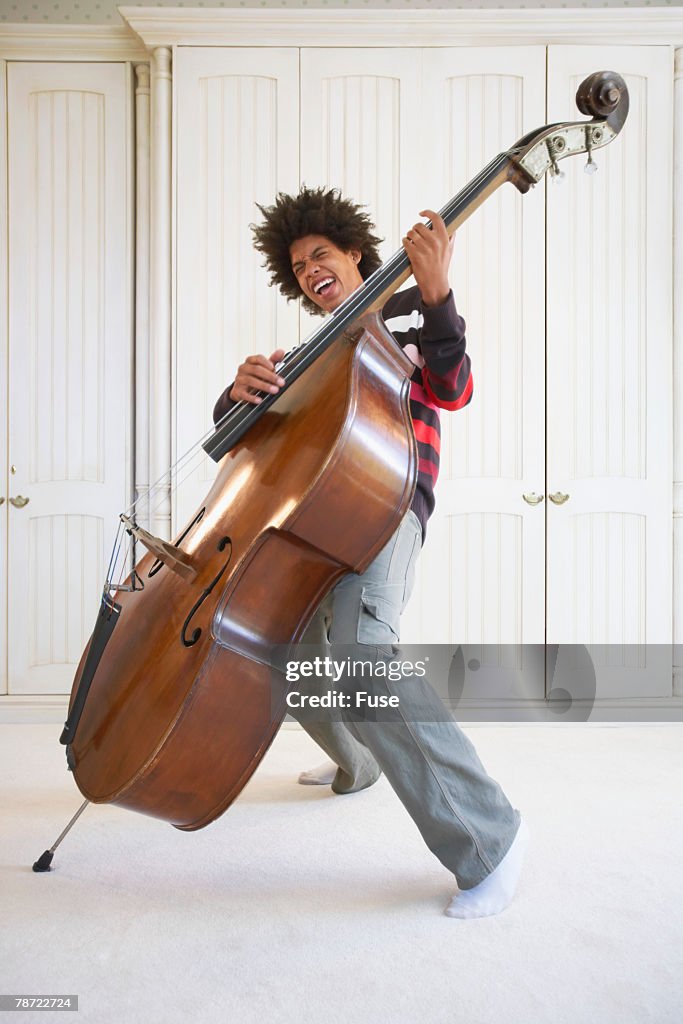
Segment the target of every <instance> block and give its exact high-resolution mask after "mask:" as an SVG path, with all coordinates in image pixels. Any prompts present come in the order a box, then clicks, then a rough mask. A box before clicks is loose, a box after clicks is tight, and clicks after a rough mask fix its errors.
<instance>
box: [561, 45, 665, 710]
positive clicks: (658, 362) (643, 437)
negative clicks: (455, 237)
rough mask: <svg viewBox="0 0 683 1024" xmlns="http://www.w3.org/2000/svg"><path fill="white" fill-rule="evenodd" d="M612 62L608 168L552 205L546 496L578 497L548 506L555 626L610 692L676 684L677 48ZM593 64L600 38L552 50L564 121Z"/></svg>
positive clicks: (579, 177) (567, 188)
mask: <svg viewBox="0 0 683 1024" xmlns="http://www.w3.org/2000/svg"><path fill="white" fill-rule="evenodd" d="M599 60H600V68H602V67H612V68H615V69H617V70H618V71H619V72H620V73H621V74H623V76H624V78H625V79H626V82H627V85H628V88H629V94H630V112H629V116H628V119H627V121H626V123H625V125H624V128H623V130H622V132H621V134H620V136H619V138H618V139H617V140H615V141H614V142H612V143H611V144H610V145H609V146H607V147H606V148H605V149H603V150H600V151H599V152H597V153H596V154H595V162H596V163H597V165H598V168H599V170H598V173H596V174H593V175H586V174H583V173H581V172H580V169H579V167H577V166H576V164H577V160H576V159H575V160H572V161H571V165H570V164H569V163H567V164H566V165H565V169H566V170H567V178H566V181H565V183H564V187H561V188H553V189H552V190H551V191H552V193H553V196H552V202H549V204H548V239H549V245H548V493H549V494H554V493H556V492H559V493H560V494H568V495H569V498H568V499H567V500H566V501H565V502H564V503H563V504H561V505H560V504H557V505H556V504H554V503H553V502H552V501H549V502H548V507H547V515H548V639H549V642H552V643H566V644H570V643H581V644H591V645H596V647H595V649H594V661H595V663H596V668H597V669H598V676H597V678H598V690H597V696H598V697H611V696H616V695H619V696H645V695H647V696H660V695H661V696H664V695H670V694H671V692H672V688H671V651H670V649H669V648H668V647H667V646H666V645H670V644H671V641H672V550H671V548H672V541H671V535H672V530H671V522H672V518H671V517H672V502H673V498H672V465H673V458H672V444H673V440H672V415H671V402H672V395H671V365H672V334H671V316H672V312H671V301H672V300H671V284H670V281H671V176H670V167H671V123H672V122H671V118H672V81H673V76H672V67H671V51H670V50H669V49H668V48H667V47H614V48H611V49H607V50H605V49H604V48H601V49H600V51H599ZM595 70H598V69H597V68H596V55H595V51H594V50H593V48H591V47H560V46H558V47H550V50H549V80H548V114H549V120H551V121H552V120H559V119H566V117H567V114H568V113H569V112H571V111H572V109H573V104H574V94H575V92H576V89H577V87H578V85H579V84H580V82H581V81H582V79H583V78H584V77H585V76H586V75H588V74H589V73H590V72H592V71H595ZM653 140H656V144H655V142H654V141H653ZM601 645H605V646H604V647H603V646H601ZM654 645H665V646H664V648H662V647H657V646H654ZM662 651H664V654H665V655H666V656H665V657H663V655H662Z"/></svg>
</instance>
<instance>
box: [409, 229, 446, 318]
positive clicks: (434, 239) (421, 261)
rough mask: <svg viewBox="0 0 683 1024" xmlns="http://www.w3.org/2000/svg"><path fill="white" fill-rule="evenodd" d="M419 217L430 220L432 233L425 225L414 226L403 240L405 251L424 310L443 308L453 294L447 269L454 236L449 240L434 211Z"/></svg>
mask: <svg viewBox="0 0 683 1024" xmlns="http://www.w3.org/2000/svg"><path fill="white" fill-rule="evenodd" d="M420 216H421V217H429V219H430V220H431V222H432V228H431V230H430V229H429V228H428V227H427V225H426V224H421V223H420V224H415V225H413V227H412V228H411V229H410V231H408V233H407V234H406V236H405V238H404V239H403V248H404V249H405V251H406V254H407V256H408V259H409V260H410V265H411V267H412V268H413V276H414V277H415V283H416V284H417V286H418V288H419V289H420V294H421V295H422V301H423V303H424V304H425V306H440V305H441V303H442V302H445V301H446V299H447V298H448V293H449V292H450V290H451V286H450V284H449V281H448V267H449V266H450V262H451V256H452V255H453V241H454V238H455V234H453V235H452V236H451V238H449V237H448V232H447V231H446V225H445V224H444V222H443V219H442V218H441V217H440V216H439V214H438V213H436V212H435V211H434V210H420Z"/></svg>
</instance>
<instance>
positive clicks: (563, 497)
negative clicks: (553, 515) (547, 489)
mask: <svg viewBox="0 0 683 1024" xmlns="http://www.w3.org/2000/svg"><path fill="white" fill-rule="evenodd" d="M548 497H549V498H550V500H551V501H552V503H553V505H564V503H565V501H569V495H568V494H563V493H562V491H555V493H554V494H549V495H548Z"/></svg>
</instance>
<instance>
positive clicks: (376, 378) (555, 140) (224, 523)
mask: <svg viewBox="0 0 683 1024" xmlns="http://www.w3.org/2000/svg"><path fill="white" fill-rule="evenodd" d="M576 102H577V106H578V108H579V110H580V111H581V113H583V114H585V115H587V116H588V117H589V120H587V121H579V122H566V123H560V124H551V125H546V126H544V127H542V128H539V129H537V130H536V131H534V132H531V133H529V134H528V135H525V136H524V137H523V138H521V139H520V140H519V141H518V142H516V143H515V145H514V146H513V147H512V148H511V149H509V150H507V151H506V152H503V153H501V154H500V155H499V156H497V157H496V158H495V159H494V160H492V161H491V162H490V163H489V164H488V165H487V166H486V167H485V168H484V169H483V170H482V171H481V173H480V174H478V175H477V176H476V177H475V178H474V179H473V180H472V181H471V182H469V184H467V185H466V186H465V188H464V189H462V191H461V192H459V193H458V195H457V196H455V197H454V198H453V199H452V200H451V201H450V202H449V203H447V204H446V206H445V207H444V208H443V209H442V210H441V211H440V213H441V216H442V217H443V220H444V222H445V224H446V228H447V230H448V232H449V234H450V233H452V232H453V231H454V230H455V228H457V227H458V226H459V225H460V224H462V223H463V222H464V221H465V220H466V219H467V218H468V217H469V216H470V214H471V213H472V212H473V211H474V210H475V209H476V208H477V207H478V206H479V205H480V204H481V203H483V202H484V200H485V199H486V198H487V197H488V196H489V195H491V194H492V193H493V192H494V191H495V190H496V189H497V188H499V187H500V186H501V185H502V184H503V183H505V182H511V183H512V184H513V185H514V186H515V187H516V188H517V189H518V190H519V191H520V192H522V193H525V192H527V191H528V190H529V188H530V187H531V186H532V185H533V184H534V183H536V182H538V181H540V180H541V179H542V178H543V176H544V175H545V173H546V172H547V171H549V172H550V173H551V174H557V173H558V166H557V165H558V162H559V161H560V160H562V159H564V158H565V157H567V156H570V155H573V154H578V153H588V156H589V160H590V159H591V154H592V152H593V151H594V150H597V149H600V148H602V147H603V146H605V145H607V144H608V143H609V142H611V141H612V140H613V139H614V138H615V137H616V136H617V135H618V133H619V132H620V130H621V128H622V126H623V124H624V121H625V119H626V116H627V113H628V92H627V89H626V85H625V83H624V81H623V79H622V78H621V77H620V76H619V75H617V74H614V73H612V72H596V73H595V74H593V75H591V76H590V77H589V78H587V79H586V80H585V81H584V82H583V83H582V84H581V86H580V88H579V90H578V93H577V97H576ZM409 274H410V265H409V262H408V259H407V256H406V255H405V253H404V252H403V251H402V250H401V251H399V252H398V253H397V254H395V255H394V256H393V257H392V258H391V259H390V260H389V261H388V262H387V263H385V264H384V265H383V266H382V267H380V268H379V269H378V270H377V271H375V273H373V274H372V276H371V277H369V278H368V279H367V280H366V281H365V282H364V284H363V286H362V287H360V288H359V289H357V290H356V291H355V292H354V293H353V294H352V295H351V296H350V297H349V298H348V299H346V300H345V301H344V303H343V304H342V305H341V306H340V307H339V308H338V309H337V310H335V312H334V314H333V315H332V316H331V317H329V318H328V319H327V320H326V322H325V323H324V325H323V326H322V327H321V328H320V329H319V330H317V331H316V332H315V333H314V334H313V335H312V336H311V337H310V338H309V339H308V340H307V341H306V342H305V343H304V344H303V345H301V346H299V347H298V348H296V349H294V350H293V351H292V352H291V353H290V355H289V356H288V357H286V358H285V361H284V364H283V365H282V366H281V367H280V368H279V373H280V376H282V377H283V378H284V380H285V386H284V387H283V388H282V389H281V391H280V392H279V394H277V395H266V394H264V395H263V397H262V401H261V403H260V404H258V405H252V404H247V403H238V404H237V405H236V406H235V407H234V408H233V409H232V410H231V411H230V412H229V413H228V414H227V415H226V416H225V418H224V419H223V420H222V421H221V422H220V423H219V425H218V427H217V429H216V431H215V433H213V434H212V436H211V437H209V438H208V439H207V440H205V441H204V442H203V444H202V447H203V449H204V451H205V452H206V453H207V454H208V455H209V456H210V457H211V458H212V459H214V460H215V461H216V462H217V463H218V464H219V468H218V472H217V475H216V478H215V482H214V484H213V486H212V487H211V489H210V491H209V493H208V495H207V496H206V498H205V500H204V501H203V502H202V504H201V506H200V507H199V508H198V509H197V510H196V511H195V514H194V515H193V516H192V518H191V520H190V522H189V523H188V524H186V525H185V527H184V528H183V530H182V531H181V532H180V535H179V536H178V538H177V539H176V540H175V542H174V543H169V542H166V541H164V540H162V539H161V538H158V537H155V536H153V535H152V534H150V533H149V532H148V531H147V530H145V529H144V527H143V526H142V525H141V524H140V523H139V522H138V518H137V517H136V507H135V506H133V508H132V509H131V510H129V511H128V513H127V514H126V515H123V516H121V527H120V532H121V537H120V538H119V540H121V539H122V538H123V539H126V538H129V539H130V540H131V542H133V545H134V548H135V545H142V546H143V547H144V548H145V549H146V550H147V553H146V554H145V555H144V557H142V558H141V560H139V561H137V562H136V561H130V562H127V563H125V562H124V564H125V566H126V569H125V571H124V572H122V574H121V576H120V579H118V580H117V579H116V574H115V571H114V569H113V567H114V566H116V565H117V555H118V552H119V548H118V547H115V552H114V555H113V557H112V563H111V566H110V572H109V574H108V577H107V580H106V583H105V585H104V590H103V594H102V601H101V604H100V608H99V612H98V615H97V620H96V624H95V628H94V631H93V634H92V637H91V638H90V641H89V643H88V646H87V647H86V650H85V652H84V654H83V657H82V659H81V662H80V664H79V667H78V670H77V673H76V677H75V680H74V685H73V690H72V694H71V702H70V706H69V715H68V718H67V721H66V723H65V726H64V731H63V733H62V736H61V742H62V743H63V744H65V745H66V753H67V760H68V765H69V767H70V769H71V770H72V771H73V774H74V778H75V780H76V783H77V785H78V787H79V789H80V790H81V792H82V794H83V795H84V797H85V798H86V800H89V801H94V802H97V803H114V804H119V805H120V806H123V807H128V808H130V809H131V810H136V811H140V812H142V813H144V814H150V815H153V816H155V817H158V818H163V819H164V820H166V821H169V822H171V823H172V824H173V825H175V826H176V827H177V828H179V829H184V830H187V831H191V830H193V829H199V828H202V827H203V826H204V825H208V824H209V823H210V822H211V821H213V820H214V819H215V818H216V817H218V815H220V814H221V813H222V812H223V811H224V810H225V809H226V808H227V807H228V806H229V805H230V803H232V801H233V800H234V799H235V797H236V796H237V795H238V793H239V792H240V790H241V789H242V788H243V786H244V785H245V783H246V782H247V781H248V779H249V778H250V776H251V775H252V773H253V772H254V770H255V768H256V767H257V765H258V763H259V761H260V760H261V758H262V757H263V755H264V753H265V751H266V750H267V748H268V746H269V744H270V743H271V741H272V739H273V737H274V735H275V733H276V732H277V730H278V728H279V726H280V724H281V722H282V719H283V717H284V714H285V697H286V693H287V683H286V681H285V677H284V675H283V674H282V673H281V672H280V671H278V667H277V666H278V652H279V651H281V650H286V649H287V647H288V646H289V645H291V644H292V643H294V642H296V641H297V640H298V639H299V638H300V637H301V636H302V634H303V632H304V630H305V628H306V626H307V624H308V622H309V621H310V620H311V618H312V616H313V614H314V612H315V610H316V608H317V606H318V605H319V603H320V601H321V600H322V599H323V597H324V596H325V594H327V593H328V591H329V590H330V589H331V588H332V587H333V586H334V585H335V583H337V582H338V580H339V579H340V578H341V577H342V576H343V575H345V574H346V573H350V572H363V571H364V570H365V568H366V567H367V566H368V565H369V564H370V562H371V561H372V559H373V558H374V557H375V555H376V554H377V553H378V552H379V551H380V550H381V548H382V547H383V546H384V545H385V543H386V542H387V541H388V539H389V537H390V536H391V534H392V533H393V532H394V530H395V529H396V528H397V526H398V524H399V522H400V521H401V519H402V517H403V515H404V514H405V512H406V510H407V509H408V508H409V506H410V502H411V498H412V493H413V489H414V486H415V477H416V461H417V460H416V447H415V439H414V436H413V430H412V424H411V419H410V413H409V410H408V383H409V377H410V373H411V371H412V368H413V367H412V363H410V362H409V360H408V359H407V357H406V356H405V355H404V354H403V352H402V351H401V349H400V348H399V346H398V345H397V344H396V342H395V341H394V339H393V337H392V336H391V335H390V334H389V332H388V331H387V329H386V328H385V327H384V325H383V322H382V319H381V315H380V312H379V311H380V310H381V309H382V307H383V305H384V303H385V302H386V300H387V298H388V297H389V295H391V294H392V292H393V291H395V290H396V289H397V288H398V287H399V286H400V285H401V284H402V283H403V282H404V281H405V280H406V279H407V277H408V276H409ZM361 506H362V508H363V515H362V517H359V516H358V514H357V509H358V508H359V507H361ZM118 561H120V559H118ZM44 856H45V855H44ZM37 870H40V869H37Z"/></svg>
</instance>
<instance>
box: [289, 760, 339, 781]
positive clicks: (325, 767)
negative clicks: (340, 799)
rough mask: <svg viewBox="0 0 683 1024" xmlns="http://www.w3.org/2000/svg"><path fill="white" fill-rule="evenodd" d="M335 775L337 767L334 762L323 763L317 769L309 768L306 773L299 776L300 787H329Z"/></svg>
mask: <svg viewBox="0 0 683 1024" xmlns="http://www.w3.org/2000/svg"><path fill="white" fill-rule="evenodd" d="M336 774H337V766H336V764H335V763H334V761H325V762H324V764H319V765H318V766H317V768H309V769H308V771H307V772H301V774H300V775H299V780H298V781H299V785H300V786H329V785H330V784H331V783H332V782H333V781H334V777H335V775H336Z"/></svg>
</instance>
